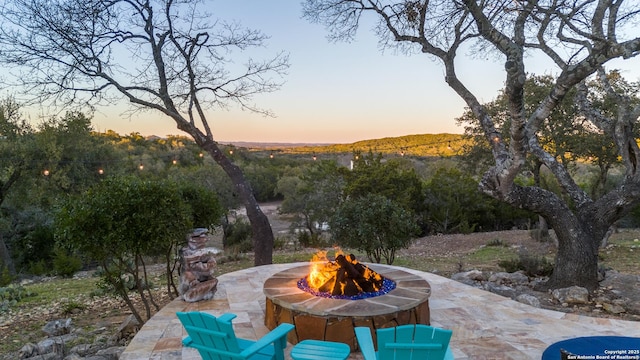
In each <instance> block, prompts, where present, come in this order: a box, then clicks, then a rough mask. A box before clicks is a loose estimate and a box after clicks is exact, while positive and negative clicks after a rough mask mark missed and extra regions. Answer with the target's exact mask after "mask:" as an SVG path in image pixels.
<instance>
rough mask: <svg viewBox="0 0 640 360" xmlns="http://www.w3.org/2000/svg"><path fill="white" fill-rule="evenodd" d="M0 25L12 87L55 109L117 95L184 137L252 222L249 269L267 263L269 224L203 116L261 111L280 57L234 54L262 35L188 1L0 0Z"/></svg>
mask: <svg viewBox="0 0 640 360" xmlns="http://www.w3.org/2000/svg"><path fill="white" fill-rule="evenodd" d="M0 19H2V24H3V25H2V28H1V29H0V63H2V64H4V65H5V66H7V67H11V68H15V69H16V71H20V70H21V72H20V73H18V74H17V76H16V78H17V82H18V85H20V86H21V89H22V90H24V93H25V94H27V95H29V96H30V97H31V99H32V100H35V101H36V102H45V103H47V104H49V105H53V106H55V107H57V108H64V107H69V106H73V105H75V106H78V105H82V106H86V105H97V104H102V105H104V104H115V103H116V102H118V101H120V100H122V99H123V98H124V99H125V100H127V101H129V103H130V104H131V105H132V109H133V110H134V111H140V110H152V111H155V112H157V113H161V114H164V115H165V116H167V117H168V118H170V119H172V120H173V121H175V123H176V125H177V128H178V129H180V130H182V131H184V132H186V133H187V134H189V135H190V136H192V137H193V139H194V140H195V142H196V143H197V144H198V145H199V146H200V147H201V148H202V149H203V150H205V151H206V152H207V153H208V154H210V155H211V156H212V157H213V159H214V160H215V161H216V162H217V163H218V164H219V165H220V166H221V167H222V168H223V169H224V171H225V172H226V174H227V175H228V176H229V177H230V179H231V180H232V182H233V184H234V185H235V189H236V192H237V195H238V197H239V198H240V199H241V201H242V203H243V204H244V206H245V208H246V210H247V216H248V217H249V220H250V222H251V225H252V230H253V237H254V245H255V254H256V256H255V264H256V265H261V264H268V263H271V262H272V249H273V233H272V230H271V226H270V224H269V221H268V219H267V217H266V216H265V215H264V213H263V212H262V211H261V209H260V207H259V205H258V203H257V201H256V199H255V197H254V195H253V191H252V189H251V186H250V184H249V182H248V181H247V180H246V179H245V177H244V175H243V173H242V171H241V170H240V168H239V167H238V166H236V165H235V164H234V163H233V162H232V161H231V160H230V159H229V158H228V157H227V156H225V154H224V152H223V151H221V149H220V147H219V146H218V143H217V142H216V140H215V139H216V137H215V134H214V131H213V130H212V124H213V119H214V117H213V116H211V115H210V114H211V112H210V110H211V109H212V108H225V107H227V106H231V105H237V106H240V107H241V108H243V109H245V110H249V111H256V112H261V113H265V114H267V113H269V112H268V111H267V110H264V109H261V108H258V107H256V106H255V105H254V104H253V102H252V101H253V97H254V95H256V94H259V93H265V92H271V91H275V90H277V89H278V88H279V86H280V76H281V75H283V73H284V71H286V69H287V68H288V59H287V57H286V56H285V55H283V54H281V53H280V54H276V55H274V56H273V57H272V58H270V59H268V60H266V61H254V60H252V59H251V58H248V59H246V62H245V63H244V64H242V59H240V58H239V57H238V52H242V51H243V50H246V49H248V48H253V47H257V46H262V45H263V44H264V42H265V40H266V37H265V35H263V34H262V33H261V32H259V31H256V30H250V29H245V28H243V27H241V26H240V25H239V24H237V23H227V22H224V21H222V20H217V19H215V18H214V17H213V16H211V15H210V14H208V13H207V11H206V8H204V3H203V2H202V1H191V0H88V1H87V0H60V1H49V0H3V1H2V2H0ZM234 51H236V52H234ZM158 121H162V120H161V119H159V120H158Z"/></svg>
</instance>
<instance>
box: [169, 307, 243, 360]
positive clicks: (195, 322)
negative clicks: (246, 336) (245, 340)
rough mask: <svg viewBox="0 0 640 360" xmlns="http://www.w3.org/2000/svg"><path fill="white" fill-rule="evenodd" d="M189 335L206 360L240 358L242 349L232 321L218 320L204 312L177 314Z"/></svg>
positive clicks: (193, 344)
mask: <svg viewBox="0 0 640 360" xmlns="http://www.w3.org/2000/svg"><path fill="white" fill-rule="evenodd" d="M176 315H177V316H178V318H179V319H180V321H181V322H182V324H183V326H184V328H185V330H187V334H189V337H190V338H191V340H192V341H193V343H192V344H191V346H193V347H194V348H196V349H198V351H199V352H200V355H201V356H202V358H203V359H204V360H231V359H238V358H241V357H240V356H238V354H239V353H240V348H239V347H238V340H237V339H236V335H235V332H234V330H233V325H232V324H231V320H229V319H228V318H225V319H218V318H216V317H215V316H213V315H211V314H207V313H203V312H188V313H177V314H176Z"/></svg>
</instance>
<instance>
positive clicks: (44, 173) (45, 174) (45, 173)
mask: <svg viewBox="0 0 640 360" xmlns="http://www.w3.org/2000/svg"><path fill="white" fill-rule="evenodd" d="M49 174H50V173H49V170H48V169H44V171H43V172H42V175H44V176H49Z"/></svg>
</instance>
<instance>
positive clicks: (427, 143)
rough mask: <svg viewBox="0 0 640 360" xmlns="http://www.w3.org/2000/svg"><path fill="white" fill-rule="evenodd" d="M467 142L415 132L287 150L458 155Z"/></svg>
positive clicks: (439, 135) (443, 135) (455, 135)
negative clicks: (412, 133)
mask: <svg viewBox="0 0 640 360" xmlns="http://www.w3.org/2000/svg"><path fill="white" fill-rule="evenodd" d="M467 142H468V140H467V139H466V138H465V137H464V136H463V135H460V134H417V135H406V136H398V137H386V138H382V139H371V140H362V141H358V142H355V143H351V144H332V145H320V146H304V147H293V148H290V149H287V151H289V152H291V153H296V154H300V153H307V154H314V153H315V154H325V153H329V154H333V153H346V154H351V153H354V152H357V151H362V149H375V151H376V152H378V153H382V154H393V155H403V156H420V157H430V156H437V157H441V156H454V155H459V152H460V149H461V148H462V147H463V146H464V145H465V144H466V143H467Z"/></svg>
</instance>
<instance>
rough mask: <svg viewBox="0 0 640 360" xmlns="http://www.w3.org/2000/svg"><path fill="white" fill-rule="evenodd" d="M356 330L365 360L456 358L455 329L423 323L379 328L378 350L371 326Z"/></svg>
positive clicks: (377, 333)
mask: <svg viewBox="0 0 640 360" xmlns="http://www.w3.org/2000/svg"><path fill="white" fill-rule="evenodd" d="M355 331H356V338H357V340H358V345H359V346H360V351H361V352H362V356H363V357H364V360H392V359H395V360H450V359H451V360H453V354H452V353H451V349H449V341H450V340H451V334H452V333H453V332H452V331H451V330H445V329H439V328H434V327H431V326H427V325H420V324H418V325H400V326H397V327H392V328H386V329H378V330H376V336H377V338H378V341H377V343H378V351H377V352H376V350H375V349H374V346H373V339H372V336H371V329H370V328H368V327H357V328H356V329H355Z"/></svg>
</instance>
